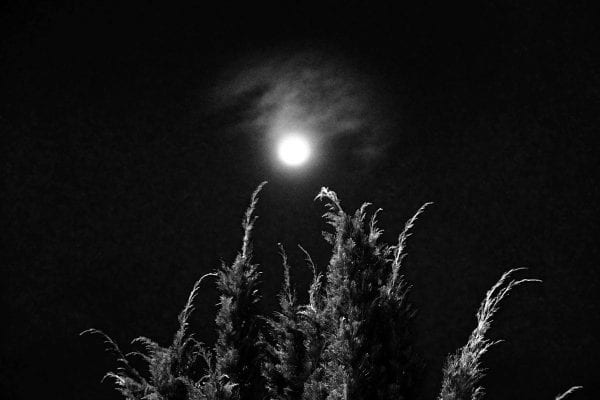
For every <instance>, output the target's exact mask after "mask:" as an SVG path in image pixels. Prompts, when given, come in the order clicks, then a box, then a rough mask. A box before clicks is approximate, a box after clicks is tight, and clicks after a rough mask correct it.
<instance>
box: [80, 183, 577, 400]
mask: <svg viewBox="0 0 600 400" xmlns="http://www.w3.org/2000/svg"><path fill="white" fill-rule="evenodd" d="M264 184H265V182H263V183H262V184H260V185H259V186H258V188H257V189H256V190H255V191H254V193H253V194H252V197H251V200H250V206H249V207H248V209H247V211H246V213H245V214H244V218H243V221H242V228H243V232H244V236H243V240H242V248H241V251H240V252H239V253H238V254H237V256H236V258H235V260H234V261H233V263H231V264H230V265H228V264H226V263H222V265H221V266H220V267H219V268H218V269H217V271H216V272H214V273H210V274H206V275H204V276H202V277H201V278H200V279H199V280H198V281H197V282H196V283H195V284H194V286H193V288H192V291H191V293H190V295H189V297H188V300H187V302H186V304H185V306H184V308H183V310H182V311H181V313H180V314H179V318H178V321H179V329H178V330H177V332H176V333H175V335H174V338H173V341H172V343H171V344H170V345H169V346H168V347H163V346H161V345H159V344H158V343H156V342H154V341H152V340H151V339H148V338H146V337H138V338H136V339H134V340H133V342H132V344H135V345H137V346H139V347H140V349H139V350H138V351H134V352H132V353H129V354H123V353H122V352H121V350H120V349H119V347H118V346H117V344H116V343H115V342H114V341H113V340H112V339H111V338H110V337H109V336H108V335H106V334H105V333H104V332H102V331H99V330H96V329H89V330H87V331H84V332H82V334H84V333H91V334H98V335H100V336H101V337H103V339H104V343H105V344H106V348H107V350H108V351H110V352H111V353H113V354H114V355H115V357H116V360H117V363H118V367H117V369H116V370H115V371H113V372H108V373H107V374H106V375H105V378H110V379H112V380H113V381H114V384H115V388H116V389H117V390H118V391H119V392H120V393H121V394H122V395H123V396H124V397H125V398H126V399H128V400H200V399H203V400H254V399H257V400H259V399H260V400H263V399H276V400H301V399H302V400H345V399H352V400H366V399H386V400H387V399H394V400H401V399H411V398H414V397H416V393H417V392H418V382H419V376H420V375H421V372H422V363H421V362H420V361H419V357H418V355H417V354H416V353H415V351H414V349H413V342H414V337H413V332H412V324H413V320H414V318H415V308H414V306H413V305H412V304H411V302H410V300H409V291H410V286H409V284H408V283H407V282H406V279H405V277H404V275H403V271H402V267H403V260H404V258H405V256H406V241H407V239H408V237H409V236H410V234H411V233H410V231H411V229H412V228H413V227H414V224H415V222H416V220H417V218H418V217H419V216H420V215H421V214H422V213H423V211H424V210H425V208H426V207H427V206H428V205H429V204H431V203H425V204H424V205H423V206H422V207H421V208H420V209H419V210H418V211H417V212H416V213H415V215H414V216H413V217H412V218H410V219H409V220H408V221H407V222H406V224H405V226H404V229H403V230H402V232H401V233H400V235H399V237H398V242H397V243H396V244H394V245H387V244H384V243H382V242H381V241H380V239H381V233H382V230H381V229H379V228H378V226H377V214H378V212H379V211H380V209H378V210H376V211H375V212H374V213H373V214H372V215H371V217H370V218H367V209H368V207H369V205H370V204H369V203H364V204H363V205H362V206H361V207H360V208H359V209H358V210H356V211H355V212H354V213H350V214H349V213H346V212H345V211H344V210H343V208H342V206H341V202H340V200H339V199H338V197H337V195H336V193H335V192H333V191H331V190H329V189H327V188H322V189H321V191H320V192H319V194H318V195H317V197H316V199H320V200H323V201H324V202H325V206H326V209H327V211H326V213H325V214H324V215H323V217H324V219H325V221H326V222H327V224H329V225H330V226H331V230H330V231H329V232H324V233H323V237H324V238H325V240H326V241H327V242H328V243H329V244H330V245H331V247H332V250H331V251H332V255H331V258H330V260H329V263H328V265H327V268H326V270H325V271H324V273H322V272H320V271H319V270H318V269H317V267H316V266H315V264H314V262H313V261H312V259H311V257H310V255H309V254H308V252H307V251H306V250H304V248H302V247H301V246H299V247H300V249H301V250H302V252H303V253H304V254H305V256H306V262H307V265H308V267H309V268H310V269H311V271H312V275H313V279H312V282H311V284H310V286H309V288H308V301H307V303H306V304H300V303H299V302H298V298H297V296H296V291H295V289H294V287H293V285H292V282H291V277H290V270H291V267H290V265H289V264H288V259H287V255H286V253H285V251H284V249H283V246H281V245H280V253H281V257H282V264H283V287H282V289H281V291H280V293H279V310H278V311H276V312H275V313H274V314H273V315H272V316H265V315H263V314H262V311H261V309H260V299H261V296H260V272H259V269H258V268H259V266H258V265H257V264H253V262H252V246H251V234H252V229H253V227H254V223H255V221H256V218H257V217H256V216H255V215H254V212H255V208H256V205H257V202H258V194H259V192H260V190H261V189H262V187H263V186H264ZM518 270H520V269H519V268H517V269H511V270H510V271H508V272H506V273H505V274H504V275H502V277H501V278H500V280H499V281H498V282H497V283H496V284H495V285H494V286H493V287H492V288H491V289H490V290H489V291H488V292H487V294H486V296H485V298H484V300H483V301H482V303H481V306H480V308H479V310H478V312H477V325H476V327H475V329H474V330H473V332H472V333H471V335H470V337H469V339H468V341H467V344H466V345H465V346H463V347H461V348H460V349H458V351H457V352H456V353H454V354H451V355H449V356H448V359H447V361H446V364H445V366H444V368H443V379H442V387H441V391H440V394H439V396H438V400H479V399H481V398H482V397H483V394H484V392H483V388H482V387H481V386H480V384H479V383H480V380H481V378H482V377H483V375H484V370H483V368H482V364H481V363H482V356H483V355H484V354H485V353H486V352H487V351H488V350H489V349H490V347H491V346H493V345H494V344H495V343H496V342H491V341H489V339H487V338H486V333H487V331H488V330H489V328H490V324H491V321H492V317H493V316H494V314H495V313H496V311H497V310H498V307H499V303H500V301H501V300H502V299H503V298H505V297H506V296H507V295H508V294H509V292H511V290H512V289H513V288H514V287H516V286H518V285H521V284H523V283H527V282H534V281H538V280H536V279H513V277H512V276H513V274H514V273H516V272H517V271H518ZM209 276H215V277H216V278H217V282H216V284H217V289H218V291H219V293H220V297H219V300H220V301H219V309H218V312H217V316H216V328H217V340H216V343H215V344H214V346H213V347H212V348H208V347H206V346H205V345H204V344H203V343H201V342H199V341H197V340H196V339H195V338H194V337H193V335H191V334H189V333H188V331H187V328H188V319H189V317H190V314H191V313H192V311H193V309H194V306H193V302H194V300H195V298H196V296H197V294H198V290H199V287H200V284H201V282H202V281H203V280H204V279H205V278H206V277H209ZM132 357H140V358H141V360H142V362H143V363H144V365H145V366H146V367H147V370H145V371H143V372H141V371H139V370H138V369H136V368H135V367H134V366H133V365H132V362H131V358H132ZM579 388H580V387H578V386H577V387H572V388H571V389H569V390H567V391H566V392H564V393H563V394H561V395H559V396H557V397H556V398H557V399H564V398H565V397H566V396H568V395H570V394H571V393H573V392H575V391H576V390H577V389H579Z"/></svg>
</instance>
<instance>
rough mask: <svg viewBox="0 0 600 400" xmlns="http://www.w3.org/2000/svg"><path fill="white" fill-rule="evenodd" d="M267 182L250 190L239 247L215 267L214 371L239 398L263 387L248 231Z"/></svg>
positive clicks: (258, 394)
mask: <svg viewBox="0 0 600 400" xmlns="http://www.w3.org/2000/svg"><path fill="white" fill-rule="evenodd" d="M265 184H266V182H263V183H261V184H260V185H259V186H258V188H256V190H255V191H254V193H252V197H251V201H250V206H249V207H248V209H247V210H246V213H245V215H244V218H243V221H242V228H243V230H244V237H243V241H242V250H241V252H240V253H238V255H237V257H236V258H235V261H234V262H233V263H232V264H231V265H230V266H229V265H226V264H225V263H223V264H222V265H221V267H220V268H219V270H218V271H217V288H218V290H219V292H220V303H219V304H220V308H219V311H218V313H217V317H216V324H217V334H218V339H217V343H216V344H215V357H216V363H215V368H216V374H217V375H218V376H227V377H228V378H229V380H230V382H232V383H233V384H235V385H236V390H235V397H237V398H239V399H240V400H251V399H262V398H263V396H264V391H265V383H264V379H263V378H262V376H261V369H260V364H261V363H262V355H263V349H262V348H261V346H262V343H263V341H262V340H261V334H260V332H261V325H262V323H261V321H262V319H261V316H260V310H259V304H258V303H259V301H260V294H259V277H260V272H259V271H258V269H257V267H258V266H257V265H256V264H252V246H251V240H250V239H251V234H252V228H253V227H254V222H255V221H256V218H257V217H256V216H254V210H255V208H256V203H257V202H258V193H259V192H260V190H261V189H262V187H263V186H264V185H265Z"/></svg>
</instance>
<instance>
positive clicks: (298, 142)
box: [277, 135, 310, 167]
mask: <svg viewBox="0 0 600 400" xmlns="http://www.w3.org/2000/svg"><path fill="white" fill-rule="evenodd" d="M277 154H278V155H279V159H280V160H281V161H282V162H283V163H284V164H286V165H289V166H290V167H297V166H300V165H302V164H304V163H305V162H306V160H308V157H309V156H310V145H309V144H308V140H306V138H304V137H302V136H298V135H294V136H286V137H284V138H283V139H281V141H280V142H279V145H278V147H277Z"/></svg>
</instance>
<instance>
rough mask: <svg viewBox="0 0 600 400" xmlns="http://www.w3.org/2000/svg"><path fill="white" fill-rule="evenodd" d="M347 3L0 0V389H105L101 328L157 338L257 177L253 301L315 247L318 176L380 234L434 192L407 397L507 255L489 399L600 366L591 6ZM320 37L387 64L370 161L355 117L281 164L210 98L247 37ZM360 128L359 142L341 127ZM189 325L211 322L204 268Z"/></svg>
mask: <svg viewBox="0 0 600 400" xmlns="http://www.w3.org/2000/svg"><path fill="white" fill-rule="evenodd" d="M415 3H417V4H396V5H395V6H393V7H392V6H390V5H381V4H373V3H372V2H363V3H358V4H352V5H350V4H349V3H347V2H336V3H333V2H314V3H313V2H297V3H283V2H277V3H272V4H268V3H261V4H253V3H252V4H250V2H247V3H246V5H243V6H240V5H238V4H234V3H231V4H223V5H222V6H209V5H205V4H203V3H202V2H196V3H195V5H188V6H174V5H170V6H167V5H162V4H159V3H155V2H149V3H131V2H128V3H127V5H126V6H124V5H122V4H120V3H114V4H110V3H105V2H103V3H102V4H101V5H97V6H92V5H85V6H82V5H80V4H79V2H72V3H62V4H56V3H55V2H52V3H49V2H48V3H41V2H40V3H38V2H13V3H9V4H8V5H4V6H3V7H4V9H3V10H2V14H1V15H2V17H1V18H2V19H1V21H0V26H2V36H1V46H2V47H1V49H2V52H1V57H2V60H1V65H2V74H1V75H2V77H1V80H2V89H1V90H0V92H1V93H2V102H1V107H2V108H1V111H0V124H1V125H0V127H1V130H2V137H3V138H7V139H8V140H5V141H4V142H5V143H7V145H5V146H6V147H5V153H4V154H5V155H4V157H3V190H2V200H3V214H4V216H5V217H4V218H5V219H4V221H5V222H4V223H3V229H2V230H3V236H4V237H5V243H6V246H5V247H4V249H5V250H4V251H3V256H2V264H3V269H4V272H3V275H4V278H3V279H2V309H3V329H2V332H3V338H2V352H1V365H2V377H1V382H2V393H4V394H5V395H6V398H11V399H33V398H39V397H46V398H61V399H71V398H72V399H75V398H89V399H95V398H118V397H119V396H118V394H117V393H116V392H115V391H114V390H113V389H112V388H111V386H110V385H109V384H107V383H105V384H101V383H100V378H101V377H102V375H103V373H104V372H106V371H107V370H109V369H111V368H113V367H114V364H113V363H112V360H111V359H110V356H109V355H107V354H105V353H103V350H102V345H101V344H100V343H99V341H98V340H95V339H93V338H91V337H79V336H78V333H79V332H81V331H82V330H84V329H87V328H89V327H96V328H99V329H102V330H104V331H105V332H107V333H108V334H109V335H111V336H112V337H113V338H114V339H115V340H116V341H117V342H118V343H120V344H122V345H123V347H124V349H125V350H129V346H128V345H127V343H129V341H130V340H131V339H132V338H134V337H136V336H139V335H145V336H148V337H151V338H154V339H156V340H158V341H159V342H160V343H162V344H167V343H168V342H169V340H170V339H171V335H172V334H173V333H174V332H175V329H176V326H177V325H176V324H177V321H176V316H177V313H178V312H179V310H180V309H181V307H182V305H183V304H184V302H185V300H186V298H187V294H188V292H189V290H190V288H191V287H192V285H193V282H194V281H195V280H196V279H197V278H198V277H199V276H201V275H202V274H203V273H206V272H209V271H211V270H213V269H214V268H215V267H216V266H217V265H218V264H219V262H220V260H221V259H223V260H225V261H231V260H233V258H234V257H235V254H236V251H237V250H238V249H239V247H240V242H241V227H240V221H241V216H242V213H243V211H244V209H245V207H246V205H247V202H248V198H249V195H250V193H251V192H252V190H253V189H254V188H255V187H256V185H257V184H258V183H259V182H260V181H262V180H265V179H266V180H268V181H269V182H270V183H269V185H267V186H266V188H265V190H264V192H263V194H262V198H261V202H260V204H259V207H258V214H259V215H260V216H261V218H260V219H259V221H258V223H257V228H256V231H255V238H256V240H255V246H254V248H255V255H256V261H257V262H259V263H261V265H262V271H263V273H264V274H263V281H264V295H265V302H264V303H265V309H266V310H272V309H273V307H274V304H275V296H274V294H275V293H276V291H277V288H278V287H279V284H280V282H281V267H280V263H279V261H278V256H277V248H276V243H277V242H282V243H283V244H284V245H286V247H287V248H288V249H289V253H290V259H291V261H292V262H293V263H294V264H295V265H296V269H295V281H296V284H297V287H298V290H299V291H300V293H303V292H304V289H305V287H306V283H307V281H308V279H309V276H308V274H307V270H306V269H305V268H304V267H302V266H301V264H302V258H303V256H302V254H301V253H300V252H299V251H298V250H297V249H296V248H295V246H296V244H297V243H301V244H303V245H304V247H306V248H307V249H308V250H309V251H310V252H311V253H312V255H313V258H314V259H315V260H316V261H317V264H318V265H319V266H320V267H321V268H325V266H326V264H327V261H328V259H327V251H328V248H327V245H326V243H325V242H324V241H322V240H321V238H320V231H321V230H322V229H324V228H325V226H324V224H323V223H322V221H321V219H320V215H321V214H322V212H323V207H322V205H321V204H319V203H317V202H313V198H314V196H315V195H316V193H317V192H318V190H319V188H320V187H321V186H329V187H330V188H332V189H334V190H336V191H337V192H338V194H339V196H340V197H341V199H342V202H343V204H344V205H345V207H346V208H347V209H349V210H351V209H353V208H355V207H358V206H359V205H360V203H361V202H363V201H371V202H373V203H374V204H375V206H376V207H382V208H383V209H384V212H383V214H382V215H381V217H380V221H381V225H382V227H383V228H384V229H386V234H385V238H386V239H387V240H388V241H390V242H393V241H394V238H395V237H396V235H397V234H398V233H399V232H400V231H401V228H402V226H403V224H404V221H405V220H406V219H407V218H408V217H410V216H411V215H412V213H413V212H414V211H415V210H416V209H417V208H418V207H419V206H420V205H421V204H422V203H424V202H425V201H434V202H435V205H434V206H433V207H431V208H430V209H429V210H428V211H427V212H426V214H425V215H424V216H423V217H422V218H421V220H420V221H419V222H418V224H417V227H416V228H415V231H414V232H415V233H414V235H413V236H412V237H411V240H410V242H409V249H408V251H409V256H408V258H407V262H406V270H405V271H406V274H407V276H408V278H409V280H410V281H411V283H412V284H413V291H412V293H413V301H414V302H415V304H416V306H417V308H418V309H419V315H418V318H417V327H416V331H417V337H418V348H419V350H420V351H421V353H422V354H423V357H424V359H425V361H426V362H427V365H428V368H427V371H426V374H425V376H424V382H423V385H424V386H423V398H433V397H434V396H435V394H436V393H437V390H438V389H439V384H440V380H441V368H442V364H443V360H444V358H445V356H446V355H447V354H448V353H449V352H451V351H454V350H455V349H456V348H458V347H459V346H461V345H462V344H464V343H465V341H466V340H467V337H468V334H469V332H470V331H471V329H472V328H473V327H474V323H475V319H474V315H475V312H476V309H477V306H478V304H479V302H480V300H481V299H482V297H483V295H484V293H485V291H486V290H487V289H488V288H489V287H490V286H491V285H492V284H493V283H494V282H495V281H496V279H497V278H498V277H499V276H500V275H501V273H502V272H503V271H505V270H507V269H508V268H511V267H515V266H525V267H528V268H529V270H528V271H527V272H526V273H524V276H525V275H526V276H530V277H538V278H541V279H543V281H544V283H543V284H541V285H540V284H537V285H534V284H532V285H529V286H527V287H521V288H518V289H517V290H515V292H514V293H513V294H512V295H511V297H510V298H508V299H507V300H506V301H505V302H504V303H503V308H502V309H501V311H500V312H499V313H498V315H497V316H496V319H495V322H494V325H493V326H492V330H491V337H492V338H494V339H500V338H502V339H505V340H506V341H505V342H504V343H502V344H499V345H497V346H496V347H495V348H494V349H493V350H491V351H490V353H489V354H488V355H487V356H486V358H485V364H486V366H487V367H489V372H488V375H487V377H486V378H485V379H484V382H483V384H484V385H485V387H486V389H487V392H488V396H487V397H488V398H489V399H501V398H503V399H505V398H523V399H524V398H532V399H548V398H553V396H554V395H555V394H557V393H558V392H561V391H563V390H565V389H567V388H568V387H570V386H572V385H584V386H586V388H585V389H584V390H583V391H581V392H579V393H577V394H575V395H573V398H574V399H583V398H592V393H594V392H595V385H594V384H595V383H597V382H598V380H599V379H600V377H599V376H598V367H597V364H594V362H596V360H597V357H598V347H599V346H598V337H597V332H596V331H595V330H594V328H592V327H593V326H596V325H598V322H599V321H598V316H599V308H598V302H597V301H596V298H595V296H594V295H593V293H596V292H598V289H599V287H598V282H599V275H600V274H599V273H598V262H597V261H598V248H597V235H598V229H597V222H598V218H597V212H596V208H597V205H596V199H597V197H598V196H597V195H598V185H597V182H596V177H597V164H598V148H597V145H596V144H595V140H594V139H595V135H597V133H598V128H599V126H600V124H599V120H598V115H599V114H600V113H599V112H598V110H600V102H599V88H600V85H599V83H600V82H599V80H600V73H599V65H598V64H599V62H600V57H599V54H598V47H597V46H596V44H597V43H598V27H597V21H596V20H595V18H594V13H593V12H592V9H591V7H588V5H587V4H586V3H585V2H578V1H570V2H555V1H546V2H543V4H541V3H542V2H540V4H539V5H527V4H525V3H524V2H521V1H505V2H504V1H480V2H476V4H466V3H463V4H455V2H445V3H446V5H445V6H441V7H440V6H439V5H437V4H435V3H429V2H415ZM313 48H314V49H335V51H336V52H338V53H340V54H344V55H345V57H347V60H351V63H353V64H354V66H355V67H356V68H358V69H359V70H361V71H363V72H365V73H367V74H369V75H370V76H373V77H375V78H376V79H377V80H378V81H379V82H380V83H382V85H381V87H382V89H381V90H385V91H386V93H385V95H386V96H387V98H388V99H391V100H393V104H395V109H394V111H393V112H394V113H395V114H397V115H398V116H399V118H397V119H396V124H397V126H396V130H395V132H396V133H395V134H394V135H392V136H391V137H389V138H388V142H389V146H388V147H387V149H386V152H385V154H384V155H383V156H382V157H380V158H379V159H378V160H377V162H376V163H374V164H373V165H370V166H369V167H368V168H363V167H361V164H360V163H359V162H356V160H353V159H352V156H351V151H350V150H351V149H352V146H353V143H354V142H353V141H352V138H350V139H348V138H345V139H344V141H342V140H341V139H333V138H332V139H331V140H329V141H328V142H327V143H325V145H324V146H325V147H324V149H323V150H322V151H323V152H324V154H326V155H327V157H325V159H326V161H325V162H324V163H322V164H320V165H319V166H318V168H315V169H312V170H309V171H308V172H307V173H306V174H296V175H286V174H285V173H281V171H278V170H277V169H276V168H274V167H273V165H272V162H271V161H270V160H271V158H270V157H271V156H270V155H266V154H264V147H262V146H261V145H260V143H259V142H258V141H257V140H256V138H255V137H253V136H252V135H244V134H241V133H240V132H236V131H235V130H232V129H229V127H230V126H232V125H234V124H235V123H236V121H238V120H239V119H241V118H242V116H241V115H242V114H243V106H244V105H243V104H240V105H239V107H238V108H240V110H238V111H235V110H234V111H232V110H228V111H226V112H220V113H219V112H217V113H215V112H212V113H209V112H208V111H207V110H209V109H211V107H209V106H210V102H211V97H210V95H209V88H210V87H211V85H212V83H213V82H214V81H215V80H216V79H217V77H218V76H220V73H221V72H222V71H223V70H224V69H225V68H231V66H232V65H235V66H236V67H239V68H240V69H243V65H239V64H236V63H239V62H241V60H244V57H246V56H248V55H249V54H261V52H265V53H269V54H273V53H277V51H280V50H281V49H284V50H285V51H287V52H292V53H293V52H294V51H295V49H298V50H307V49H309V50H310V49H313ZM354 144H355V143H354ZM197 303H198V304H197V312H196V314H195V315H194V318H193V321H192V322H193V323H192V326H193V329H194V330H195V331H196V332H198V336H199V337H200V338H201V339H203V340H204V341H206V342H208V343H211V341H212V340H213V339H214V333H213V328H214V325H213V320H214V313H215V310H216V303H217V297H216V292H215V290H214V287H213V284H212V283H209V284H206V285H205V286H204V289H203V291H202V292H201V294H200V296H199V299H198V301H197Z"/></svg>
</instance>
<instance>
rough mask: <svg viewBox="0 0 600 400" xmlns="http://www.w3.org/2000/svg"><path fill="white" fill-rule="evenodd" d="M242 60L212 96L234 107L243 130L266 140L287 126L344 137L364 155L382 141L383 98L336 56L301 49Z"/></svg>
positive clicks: (385, 129)
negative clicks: (264, 136) (287, 53)
mask: <svg viewBox="0 0 600 400" xmlns="http://www.w3.org/2000/svg"><path fill="white" fill-rule="evenodd" d="M242 64H243V65H242V66H239V67H237V68H235V69H234V70H233V71H232V72H231V71H230V73H229V74H228V76H227V77H226V78H223V79H222V81H221V82H220V84H219V85H218V86H217V88H216V99H217V103H218V104H219V106H218V107H220V108H221V109H226V108H230V109H231V107H234V108H235V109H236V110H237V112H240V115H241V118H240V119H241V121H239V122H240V124H241V125H242V126H243V127H244V129H245V130H246V131H249V132H253V133H254V134H258V135H261V134H263V135H266V137H267V138H269V139H274V138H276V137H277V136H278V135H282V134H285V133H287V132H290V131H301V132H303V133H305V134H307V135H310V136H311V137H312V138H313V140H317V141H329V140H332V139H335V138H336V137H339V136H344V137H346V138H352V143H354V144H355V146H354V147H355V148H354V149H353V151H354V152H355V153H356V154H361V155H362V156H364V157H375V156H377V154H379V153H380V152H381V150H382V149H383V148H384V147H385V145H386V144H387V139H386V137H387V136H388V134H389V131H390V129H391V121H390V116H389V113H388V112H387V111H386V110H387V109H388V105H387V104H386V101H385V99H384V98H383V96H381V95H380V94H379V93H377V90H376V88H375V87H374V84H373V80H372V79H370V78H368V77H367V76H366V75H365V74H362V73H361V72H360V71H358V70H357V69H356V68H353V67H352V65H351V64H350V63H349V62H347V61H345V60H343V59H342V58H340V57H338V58H335V57H331V56H328V55H327V54H324V53H319V52H303V53H296V54H293V55H287V56H281V55H279V56H274V57H267V58H261V59H259V58H258V57H255V58H254V59H253V60H251V61H246V62H242ZM240 104H241V105H242V106H241V109H240ZM236 105H237V107H236Z"/></svg>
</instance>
